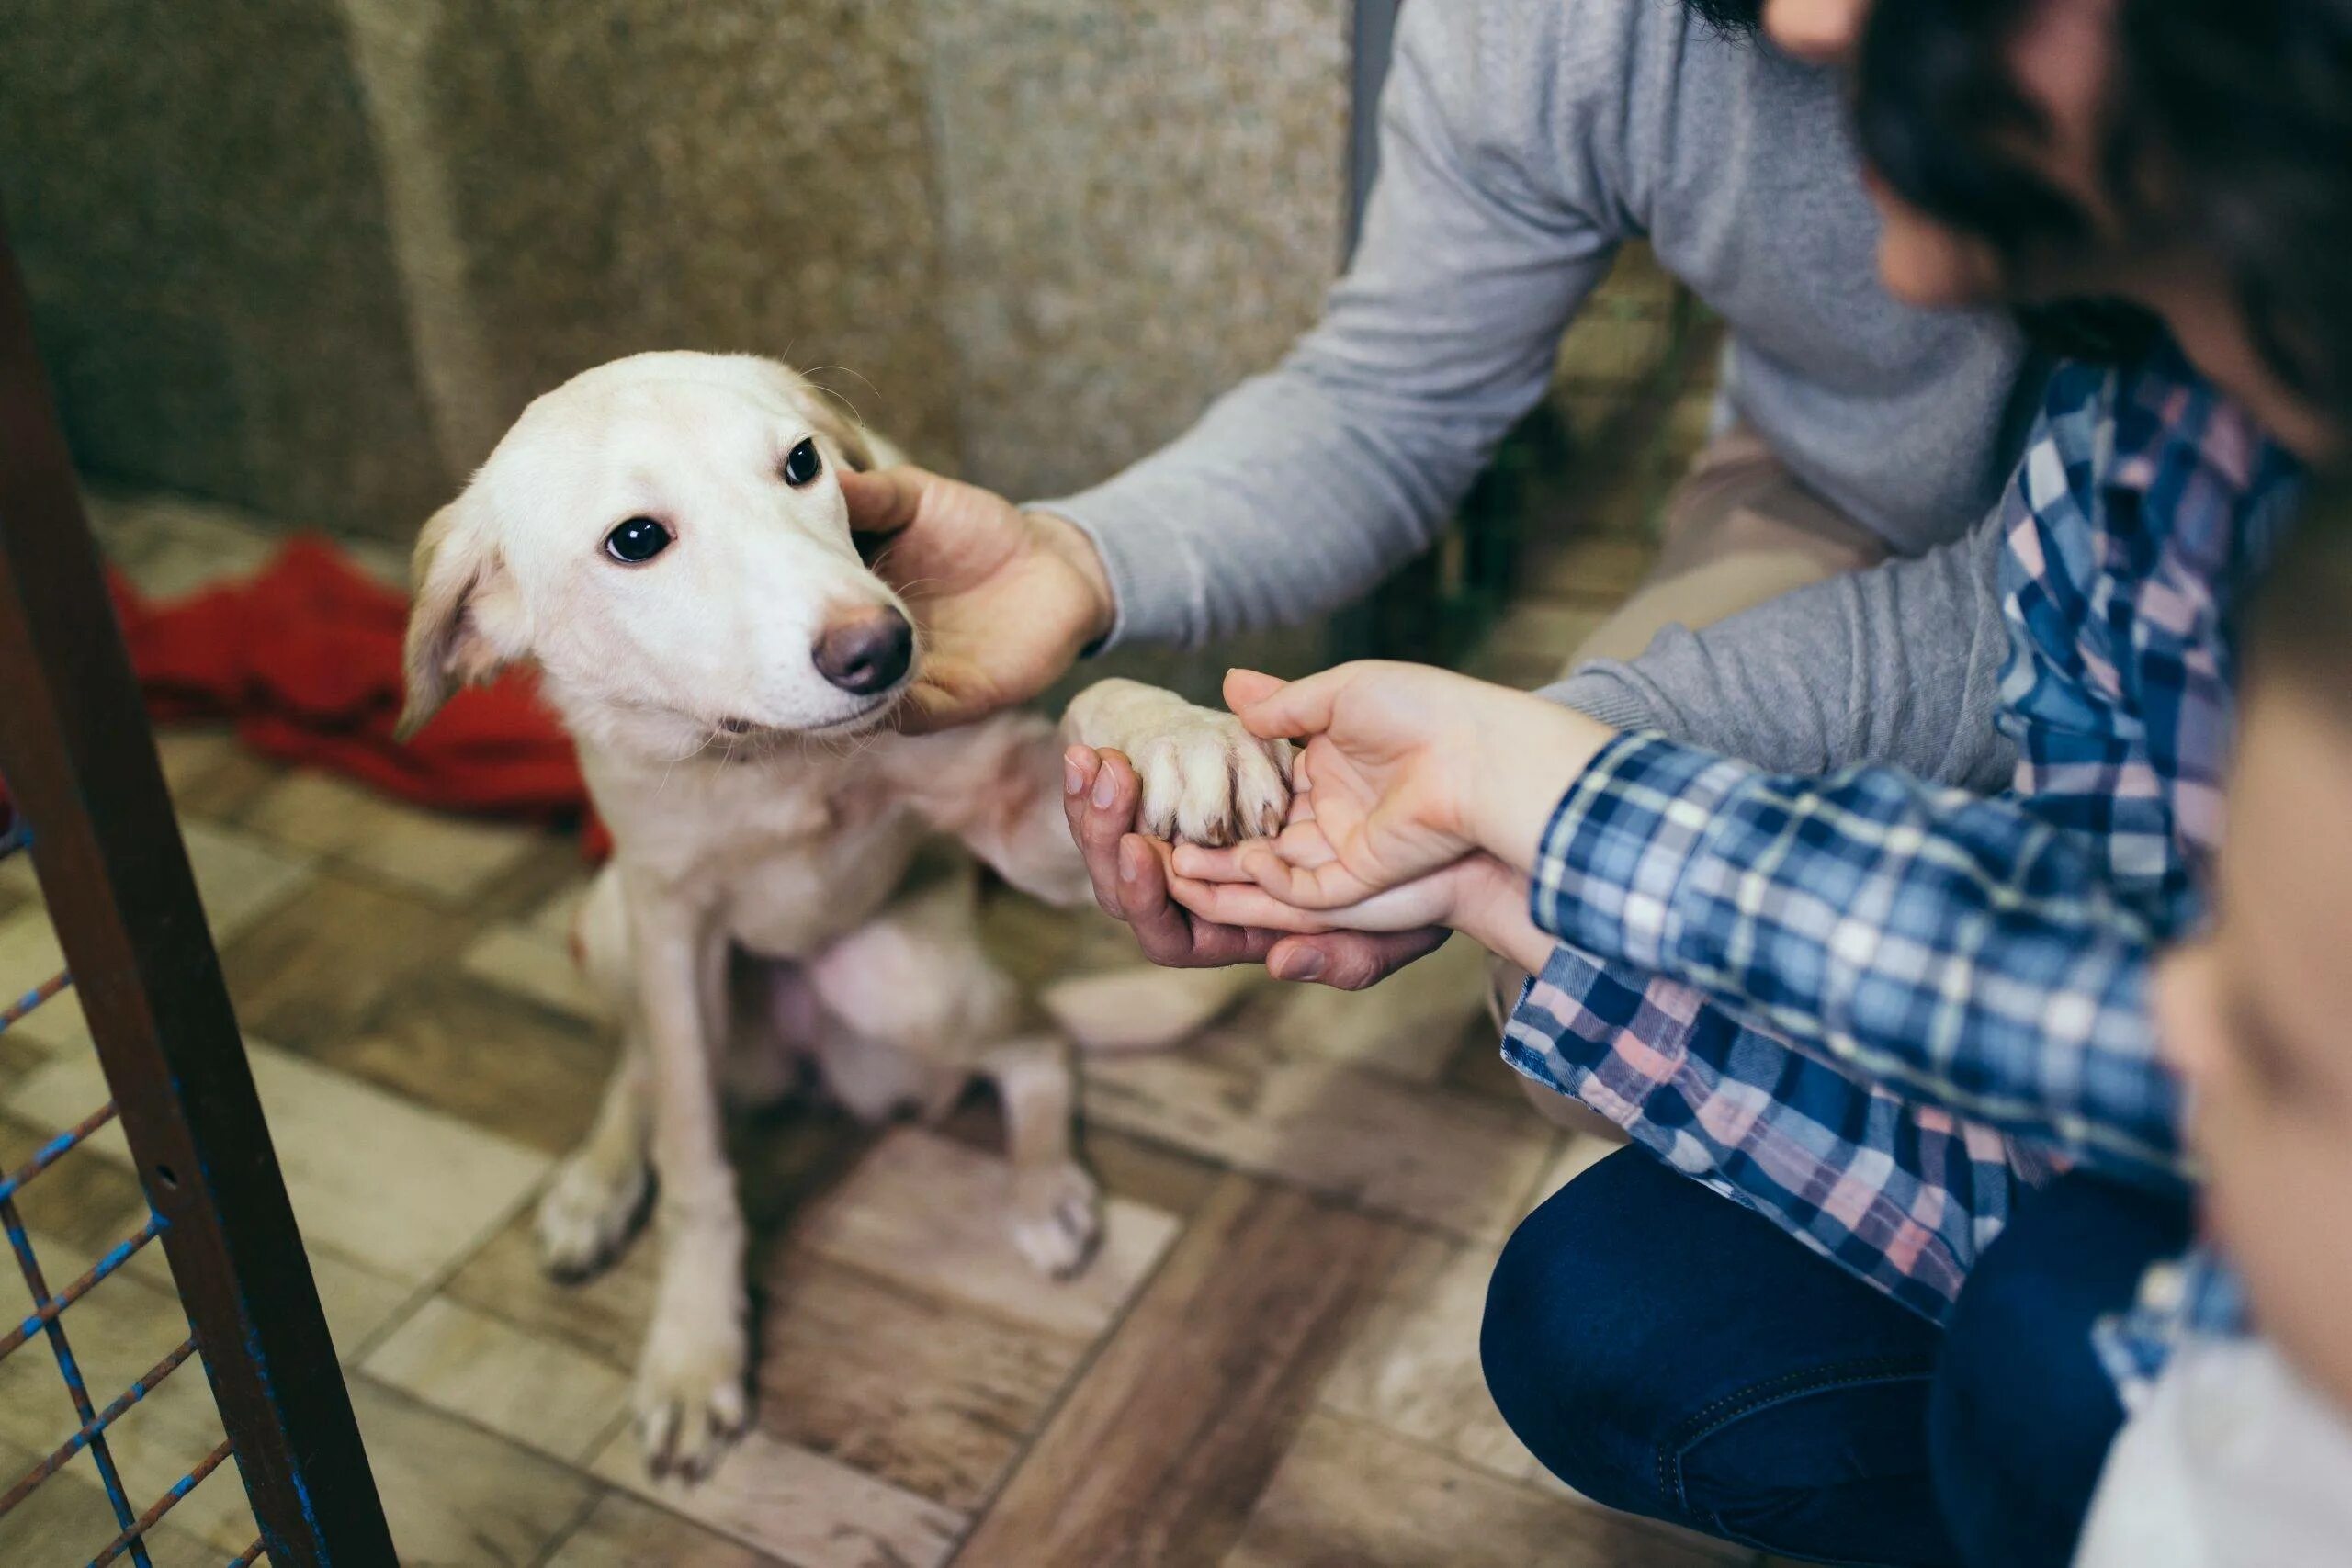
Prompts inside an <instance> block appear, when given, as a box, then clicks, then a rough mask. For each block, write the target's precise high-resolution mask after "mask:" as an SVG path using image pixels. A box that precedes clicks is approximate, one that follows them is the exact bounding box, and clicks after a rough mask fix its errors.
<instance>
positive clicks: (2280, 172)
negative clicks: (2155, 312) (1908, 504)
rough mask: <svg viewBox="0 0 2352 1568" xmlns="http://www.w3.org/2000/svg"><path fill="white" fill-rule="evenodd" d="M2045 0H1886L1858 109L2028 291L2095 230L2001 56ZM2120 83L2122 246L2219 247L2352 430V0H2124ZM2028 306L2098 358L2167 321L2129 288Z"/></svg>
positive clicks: (1875, 138)
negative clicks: (2349, 278) (2350, 277)
mask: <svg viewBox="0 0 2352 1568" xmlns="http://www.w3.org/2000/svg"><path fill="white" fill-rule="evenodd" d="M2033 3H2034V0H1883V4H1881V5H1879V6H1876V7H1875V8H1874V9H1873V11H1872V12H1871V20H1870V24H1869V26H1868V28H1866V29H1865V31H1864V34H1863V39H1862V48H1861V62H1860V73H1859V75H1860V80H1859V83H1858V88H1859V91H1858V96H1857V111H1856V112H1857V128H1858V131H1859V134H1860V141H1861V145H1862V150H1863V154H1864V156H1865V157H1866V158H1868V159H1869V161H1870V162H1871V164H1872V166H1873V167H1875V168H1876V169H1877V170H1878V172H1879V174H1880V175H1881V176H1882V177H1883V178H1884V179H1885V181H1886V182H1887V184H1888V185H1889V186H1891V187H1893V189H1894V191H1895V192H1896V194H1897V195H1899V196H1901V197H1903V199H1904V200H1905V201H1906V202H1908V203H1910V204H1911V205H1912V206H1914V207H1917V208H1918V209H1920V210H1921V211H1923V212H1926V213H1928V215H1930V216H1932V217H1934V218H1936V219H1938V220H1940V221H1942V222H1945V223H1948V224H1951V226H1952V227H1954V228H1956V229H1959V230H1962V231H1965V232H1967V233H1970V234H1973V235H1975V236H1976V237H1978V238H1980V239H1982V240H1984V241H1985V243H1988V244H1990V245H1991V246H1992V247H1993V249H1994V251H1995V253H1996V254H1997V255H1998V256H1999V257H2000V258H2001V260H2002V263H2003V265H2004V266H2005V267H2006V268H2007V270H2008V272H2009V273H2010V275H2011V276H2012V277H2013V278H2014V279H2015V280H2017V281H2018V283H2019V284H2020V285H2021V286H2029V287H2030V284H2031V280H2032V278H2033V277H2034V276H2035V274H2036V273H2037V271H2040V270H2041V269H2042V268H2043V267H2044V266H2045V265H2047V264H2051V263H2057V262H2063V261H2064V259H2065V258H2067V257H2068V256H2069V255H2070V254H2081V253H2083V252H2084V251H2086V249H2087V248H2088V247H2089V246H2090V245H2091V244H2092V243H2094V242H2095V241H2097V240H2098V237H2099V236H2098V232H2097V226H2096V225H2095V224H2094V222H2093V220H2092V219H2091V216H2090V215H2089V214H2088V213H2086V212H2085V211H2084V210H2083V209H2082V208H2081V206H2080V205H2079V204H2078V203H2077V202H2075V200H2074V199H2073V198H2072V197H2068V196H2067V195H2066V194H2065V193H2064V192H2063V191H2061V190H2059V189H2058V188H2057V187H2055V186H2052V184H2051V183H2050V182H2049V181H2047V180H2045V179H2043V178H2042V177H2041V176H2040V175H2038V174H2036V173H2035V172H2034V170H2033V169H2032V168H2031V167H2030V164H2028V163H2027V162H2026V159H2025V153H2026V152H2027V151H2028V150H2030V148H2031V147H2032V146H2033V145H2034V144H2035V143H2036V141H2039V140H2040V139H2041V138H2042V137H2043V136H2044V135H2045V134H2046V133H2047V130H2048V127H2047V125H2046V124H2045V123H2044V121H2043V118H2042V116H2041V113H2040V112H2039V110H2038V109H2037V108H2036V107H2035V106H2034V105H2033V104H2032V103H2031V102H2030V101H2029V100H2028V99H2026V98H2025V96H2023V95H2022V94H2021V93H2019V91H2018V88H2017V86H2016V85H2015V83H2014V82H2013V80H2012V79H2011V76H2010V73H2009V69H2008V65H2007V60H2006V58H2005V52H2006V49H2007V44H2008V41H2009V39H2011V37H2012V36H2013V35H2014V34H2015V32H2016V30H2017V28H2018V26H2019V25H2020V24H2021V23H2022V22H2023V21H2024V20H2025V18H2026V17H2027V15H2028V13H2029V10H2030V6H2031V5H2032V4H2033ZM2111 81H2112V84H2113V85H2112V86H2111V88H2110V90H2109V97H2108V102H2107V103H2106V105H2105V106H2104V107H2103V111H2102V113H2103V118H2104V120H2105V122H2106V123H2105V125H2104V127H2103V138H2102V147H2101V152H2100V167H2101V170H2102V174H2103V180H2104V184H2105V186H2106V187H2107V191H2108V194H2109V199H2110V200H2111V202H2112V203H2113V205H2114V207H2115V209H2116V211H2117V214H2118V215H2119V216H2120V220H2121V221H2122V224H2123V230H2124V231H2123V234H2122V235H2121V237H2120V243H2127V244H2135V245H2146V246H2152V247H2153V246H2155V245H2161V244H2168V243H2195V244H2197V245H2199V246H2200V247H2203V248H2205V249H2207V250H2209V251H2210V252H2211V254H2214V255H2215V256H2216V257H2217V258H2218V260H2219V261H2220V263H2221V265H2222V267H2223V268H2224V270H2225V271H2226V273H2227V276H2228V278H2229V282H2230V286H2231V288H2232V289H2233V292H2234V293H2235V294H2236V296H2237V299H2238V301H2239V303H2240V305H2241V307H2242V308H2243V309H2244V310H2245V314H2246V318H2247V321H2248V324H2249V327H2250V329H2251V331H2252V333H2253V335H2254V339H2255V344H2256V348H2257V349H2258V350H2259V352H2260V353H2261V355H2262V357H2263V359H2264V362H2265V363H2266V365H2267V367H2269V369H2270V370H2271V371H2272V373H2273V374H2275V375H2277V376H2278V378H2279V379H2280V380H2282V381H2283V382H2285V383H2286V384H2287V385H2288V386H2289V387H2290V388H2291V389H2293V390H2295V391H2296V392H2297V393H2299V394H2301V396H2303V397H2305V398H2307V399H2309V400H2312V401H2314V402H2316V403H2318V404H2319V405H2320V406H2321V407H2322V408H2323V409H2324V410H2325V411H2327V412H2329V413H2330V414H2331V415H2332V416H2333V417H2335V419H2336V420H2338V421H2339V422H2345V423H2352V289H2347V288H2345V287H2343V284H2342V281H2341V279H2342V266H2343V261H2342V258H2343V257H2345V256H2346V254H2347V253H2352V0H2123V4H2122V5H2121V6H2120V9H2119V17H2118V25H2117V32H2116V47H2115V64H2114V70H2113V72H2112V73H2111ZM2109 238H2110V239H2114V238H2115V236H2109ZM2026 315H2027V319H2028V325H2029V327H2030V328H2031V329H2034V330H2035V331H2036V335H2038V336H2040V337H2041V338H2042V339H2043V341H2044V342H2045V343H2046V344H2051V345H2052V346H2055V347H2057V348H2059V349H2061V350H2062V351H2063V352H2066V353H2070V354H2075V355H2083V356H2088V357H2101V358H2117V357H2131V356H2132V355H2136V354H2137V353H2138V352H2140V351H2141V350H2143V349H2144V347H2145V346H2146V345H2147V344H2149V343H2150V342H2152V341H2153V340H2154V337H2155V335H2156V333H2158V332H2159V331H2160V328H2159V327H2158V325H2157V323H2156V322H2155V321H2154V318H2153V317H2152V316H2150V315H2148V314H2147V313H2146V312H2145V311H2143V310H2140V309H2139V308H2138V307H2136V306H2132V305H2129V304H2124V303H2121V302H2117V301H2094V302H2090V303H2088V304H2084V303H2069V304H2067V305H2064V306H2058V307H2044V308H2041V309H2038V310H2033V311H2030V312H2026Z"/></svg>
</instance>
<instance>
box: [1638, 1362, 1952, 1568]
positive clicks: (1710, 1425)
mask: <svg viewBox="0 0 2352 1568" xmlns="http://www.w3.org/2000/svg"><path fill="white" fill-rule="evenodd" d="M1934 1364H1935V1363H1934V1361H1933V1360H1932V1359H1928V1358H1923V1357H1918V1356H1882V1357H1878V1358H1876V1359H1871V1360H1864V1361H1849V1362H1845V1363H1842V1364H1840V1365H1838V1366H1833V1367H1823V1368H1815V1369H1814V1370H1812V1371H1802V1372H1787V1373H1783V1374H1782V1375H1781V1376H1780V1377H1777V1378H1770V1379H1768V1380H1766V1381H1765V1382H1760V1383H1756V1384H1753V1385H1751V1386H1749V1387H1747V1388H1744V1389H1741V1390H1739V1391H1738V1392H1737V1393H1728V1394H1725V1395H1724V1397H1723V1398H1721V1399H1718V1400H1716V1401H1715V1402H1714V1403H1713V1404H1710V1405H1707V1406H1706V1407H1705V1408H1703V1409H1702V1410H1700V1411H1698V1412H1697V1413H1695V1414H1694V1415H1691V1416H1688V1417H1686V1418H1685V1419H1684V1420H1683V1421H1682V1422H1681V1424H1680V1425H1679V1426H1678V1427H1676V1428H1675V1430H1674V1431H1673V1432H1672V1433H1670V1434H1668V1438H1667V1440H1666V1441H1665V1442H1662V1443H1660V1444H1659V1445H1658V1449H1657V1485H1658V1492H1659V1495H1661V1496H1663V1497H1664V1498H1665V1499H1666V1500H1667V1502H1668V1504H1669V1505H1670V1506H1672V1507H1673V1508H1674V1509H1675V1511H1676V1512H1678V1513H1679V1514H1682V1515H1683V1516H1685V1517H1696V1515H1697V1512H1698V1511H1697V1510H1696V1509H1694V1508H1692V1507H1691V1499H1690V1495H1689V1493H1688V1491H1687V1490H1686V1488H1685V1484H1684V1476H1683V1469H1682V1467H1683V1461H1684V1460H1685V1459H1686V1458H1687V1457H1688V1456H1689V1454H1690V1452H1691V1450H1692V1449H1695V1448H1697V1447H1698V1446H1699V1445H1700V1444H1701V1443H1702V1442H1705V1441H1706V1440H1707V1439H1708V1438H1712V1437H1713V1436H1714V1435H1715V1434H1716V1433H1718V1432H1720V1431H1722V1430H1723V1429H1724V1427H1729V1426H1731V1425H1732V1424H1733V1423H1734V1422H1736V1421H1738V1420H1741V1419H1743V1418H1744V1417H1746V1416H1752V1415H1754V1414H1756V1413H1757V1412H1758V1411H1759V1410H1764V1409H1769V1408H1770V1407H1771V1406H1773V1405H1776V1404H1787V1403H1788V1402H1789V1401H1791V1400H1792V1399H1802V1398H1804V1397H1805V1396H1807V1395H1809V1394H1815V1393H1827V1392H1829V1391H1830V1390H1831V1389H1836V1388H1856V1387H1860V1386H1862V1385H1864V1384H1867V1383H1883V1382H1905V1381H1908V1380H1911V1379H1920V1378H1925V1377H1927V1376H1928V1374H1929V1372H1930V1371H1932V1370H1933V1367H1934ZM1715 1522H1716V1526H1717V1528H1718V1529H1721V1528H1723V1527H1722V1521H1721V1520H1720V1519H1717V1520H1716V1521H1715ZM1749 1544H1754V1543H1749ZM1767 1550H1770V1549H1769V1548H1768V1549H1767Z"/></svg>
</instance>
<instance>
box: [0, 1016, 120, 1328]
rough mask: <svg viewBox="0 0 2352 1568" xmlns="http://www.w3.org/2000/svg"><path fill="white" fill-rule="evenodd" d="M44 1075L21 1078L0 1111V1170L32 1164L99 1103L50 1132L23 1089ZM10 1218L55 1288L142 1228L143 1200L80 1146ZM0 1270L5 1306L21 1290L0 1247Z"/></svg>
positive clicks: (23, 1196) (39, 1070)
mask: <svg viewBox="0 0 2352 1568" xmlns="http://www.w3.org/2000/svg"><path fill="white" fill-rule="evenodd" d="M48 1071H49V1066H48V1064H46V1063H43V1064H41V1065H40V1066H38V1067H36V1068H35V1069H34V1070H33V1071H31V1072H28V1073H27V1074H26V1075H25V1077H23V1078H22V1079H21V1080H19V1082H18V1085H17V1091H16V1092H14V1093H12V1094H11V1095H10V1096H9V1104H10V1106H11V1107H12V1108H14V1112H13V1113H12V1112H11V1111H0V1171H9V1170H14V1169H16V1168H17V1167H18V1166H20V1165H22V1164H24V1162H25V1161H27V1160H28V1159H30V1158H32V1156H34V1154H35V1153H37V1152H38V1151H39V1150H40V1147H41V1145H44V1144H46V1143H48V1142H49V1141H50V1139H51V1137H53V1136H55V1134H57V1132H58V1131H59V1130H60V1127H61V1126H66V1127H70V1126H72V1125H73V1124H74V1122H79V1121H80V1120H81V1119H82V1117H83V1116H86V1115H88V1114H89V1113H90V1112H91V1111H96V1109H97V1108H98V1107H99V1106H101V1105H103V1104H105V1103H106V1098H107V1097H106V1093H105V1090H104V1089H100V1090H99V1091H98V1094H97V1097H96V1099H94V1100H89V1101H88V1102H87V1103H86V1104H85V1105H84V1106H83V1107H82V1109H81V1111H80V1112H79V1113H78V1114H76V1115H74V1117H72V1118H70V1119H68V1120H66V1121H64V1122H62V1123H60V1124H58V1125H51V1123H50V1122H48V1121H47V1120H46V1119H45V1118H43V1117H41V1116H40V1114H38V1112H37V1110H36V1109H35V1108H34V1107H32V1106H29V1105H28V1103H27V1100H28V1093H27V1090H26V1085H28V1084H34V1083H37V1082H38V1080H39V1079H40V1077H43V1076H44V1075H45V1074H46V1073H47V1072H48ZM17 1213H19V1214H21V1215H23V1216H24V1221H25V1224H26V1225H27V1226H28V1228H29V1229H31V1230H32V1231H34V1232H36V1233H37V1234H39V1235H40V1236H41V1237H42V1238H43V1246H42V1247H41V1268H42V1269H43V1271H44V1272H46V1273H47V1274H48V1275H49V1276H50V1283H51V1285H62V1284H63V1283H64V1282H65V1281H66V1280H71V1279H73V1278H74V1276H75V1275H77V1274H79V1273H81V1272H82V1270H84V1269H87V1268H88V1267H89V1266H90V1265H91V1264H93V1263H95V1262H96V1261H97V1260H98V1258H100V1257H101V1256H103V1255H104V1254H105V1253H106V1252H107V1249H108V1248H110V1247H113V1246H114V1245H115V1243H117V1242H119V1241H120V1240H122V1239H123V1238H124V1237H126V1236H128V1235H131V1234H132V1233H133V1232H135V1231H137V1230H138V1229H139V1227H140V1226H141V1225H142V1224H146V1223H147V1195H146V1194H145V1193H144V1192H141V1190H140V1189H139V1183H138V1181H137V1180H135V1179H133V1178H132V1176H131V1174H130V1170H129V1169H128V1168H125V1167H124V1166H123V1165H122V1164H121V1162H119V1161H118V1160H115V1159H111V1158H109V1157H107V1155H106V1154H104V1153H103V1152H101V1151H99V1150H97V1149H94V1148H91V1147H89V1146H88V1145H85V1146H83V1147H82V1148H78V1149H75V1150H74V1151H73V1152H72V1153H71V1154H68V1155H66V1156H65V1157H63V1158H62V1159H61V1160H59V1161H57V1163H56V1164H54V1165H52V1166H51V1167H50V1168H48V1169H47V1170H44V1171H42V1172H41V1173H40V1175H39V1176H37V1177H35V1178H34V1179H32V1182H31V1183H30V1184H29V1185H28V1186H27V1187H26V1188H25V1190H23V1191H22V1192H19V1193H18V1194H17ZM51 1248H54V1249H55V1251H54V1253H53V1254H52V1252H51ZM0 1271H5V1272H0V1279H5V1280H6V1283H5V1284H0V1294H5V1296H6V1299H7V1300H9V1301H10V1302H15V1301H17V1300H18V1299H20V1297H21V1295H22V1292H23V1291H24V1285H23V1283H22V1281H21V1280H18V1279H17V1265H16V1261H15V1259H14V1258H9V1257H8V1256H7V1254H6V1246H5V1244H0ZM0 1318H5V1319H6V1320H7V1321H10V1322H11V1323H12V1324H13V1321H14V1313H13V1310H11V1311H10V1312H7V1313H0Z"/></svg>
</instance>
